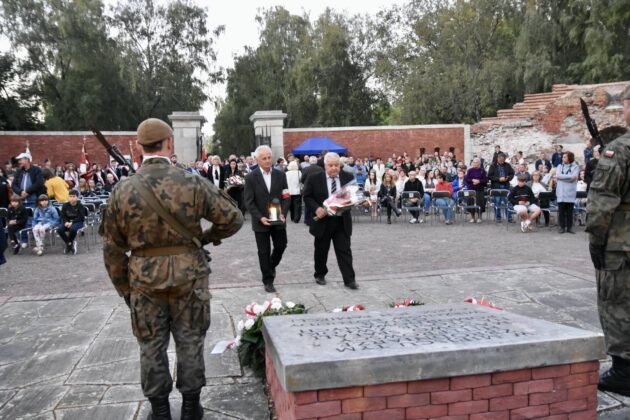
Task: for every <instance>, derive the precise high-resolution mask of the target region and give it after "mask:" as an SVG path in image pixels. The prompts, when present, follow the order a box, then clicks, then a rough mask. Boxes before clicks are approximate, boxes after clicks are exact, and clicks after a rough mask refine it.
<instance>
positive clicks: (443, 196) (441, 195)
mask: <svg viewBox="0 0 630 420" xmlns="http://www.w3.org/2000/svg"><path fill="white" fill-rule="evenodd" d="M437 200H440V201H442V200H446V205H444V204H443V203H438V202H437ZM451 200H452V198H451V193H450V192H448V191H433V192H432V193H431V225H433V219H434V218H435V217H436V216H437V218H438V219H439V218H440V211H442V212H443V211H444V210H447V209H450V210H451V212H455V208H454V205H453V204H452V203H451ZM453 219H455V217H454V215H453Z"/></svg>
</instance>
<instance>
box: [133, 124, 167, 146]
mask: <svg viewBox="0 0 630 420" xmlns="http://www.w3.org/2000/svg"><path fill="white" fill-rule="evenodd" d="M137 135H138V143H140V144H142V145H150V144H154V143H157V142H159V141H162V140H164V139H165V138H167V137H173V130H172V129H171V127H170V126H169V125H168V124H166V123H165V122H164V121H162V120H160V119H157V118H149V119H147V120H144V121H142V122H141V123H140V125H139V126H138V133H137Z"/></svg>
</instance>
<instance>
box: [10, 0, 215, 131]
mask: <svg viewBox="0 0 630 420" xmlns="http://www.w3.org/2000/svg"><path fill="white" fill-rule="evenodd" d="M0 11H1V15H0V19H1V21H2V31H3V35H5V36H6V37H8V39H9V41H10V42H11V45H12V47H13V49H14V50H16V51H17V52H18V54H17V55H16V56H17V57H20V60H19V68H20V71H21V72H22V73H23V74H25V75H28V78H27V80H25V82H24V84H30V90H31V91H32V92H34V94H35V95H36V96H37V98H38V100H39V102H40V103H41V113H42V114H43V116H44V124H45V127H46V128H47V129H52V130H62V129H63V130H74V129H86V128H89V127H90V126H96V127H99V128H101V129H108V130H133V129H135V128H136V126H137V125H138V122H139V121H141V120H142V119H144V118H147V117H149V116H153V117H158V118H162V119H166V118H167V115H168V114H170V113H171V112H172V111H173V110H197V109H199V107H200V106H201V104H202V103H203V102H205V101H206V99H207V98H208V96H207V93H206V91H205V88H206V87H207V85H208V84H209V83H212V82H213V81H215V80H216V73H215V72H213V71H212V64H213V62H214V61H215V55H214V50H213V40H214V39H215V38H216V37H217V36H218V35H219V34H220V32H221V30H222V28H217V29H215V30H214V31H210V30H209V29H208V28H207V26H206V18H207V14H206V11H205V9H203V8H200V7H198V6H195V5H193V4H192V3H190V2H189V1H187V0H177V1H174V2H169V3H168V5H167V6H161V5H157V4H155V3H154V1H153V0H130V1H124V2H122V1H121V3H120V4H118V5H117V6H116V7H114V8H112V9H111V10H108V11H106V10H105V7H104V4H103V2H102V0H3V1H2V5H1V7H0Z"/></svg>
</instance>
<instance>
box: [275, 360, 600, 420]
mask: <svg viewBox="0 0 630 420" xmlns="http://www.w3.org/2000/svg"><path fill="white" fill-rule="evenodd" d="M598 369H599V362H598V361H592V362H585V363H575V364H567V365H559V366H549V367H544V368H534V369H521V370H515V371H507V372H498V373H489V374H483V375H472V376H462V377H455V378H444V379H429V380H421V381H410V382H397V383H389V384H382V385H369V386H356V387H351V388H335V389H325V390H318V391H305V392H286V391H285V390H284V389H283V388H282V385H281V384H280V382H279V381H278V378H277V376H276V373H275V369H274V368H273V364H272V362H271V359H270V358H269V357H268V356H267V381H268V383H269V388H270V390H271V395H272V398H273V400H274V405H275V410H276V416H277V418H278V419H279V420H298V419H310V420H315V419H327V420H333V419H335V420H398V419H400V420H403V419H440V420H446V419H449V420H510V419H511V420H520V419H538V418H544V419H552V420H587V419H588V420H595V419H596V418H597V380H598Z"/></svg>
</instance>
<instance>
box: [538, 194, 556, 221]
mask: <svg viewBox="0 0 630 420" xmlns="http://www.w3.org/2000/svg"><path fill="white" fill-rule="evenodd" d="M555 201H556V193H554V192H553V191H541V192H540V193H539V194H538V205H539V207H540V210H541V211H542V212H543V213H547V214H548V215H549V219H550V220H549V221H550V223H549V225H550V226H551V213H556V214H557V213H558V205H557V204H556V202H555ZM543 203H546V204H547V205H544V204H543Z"/></svg>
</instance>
